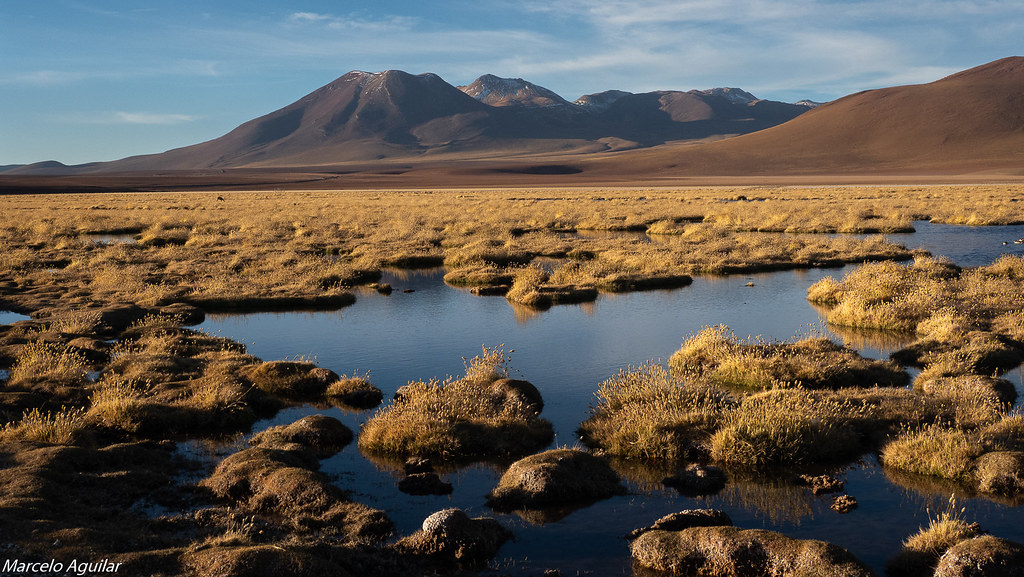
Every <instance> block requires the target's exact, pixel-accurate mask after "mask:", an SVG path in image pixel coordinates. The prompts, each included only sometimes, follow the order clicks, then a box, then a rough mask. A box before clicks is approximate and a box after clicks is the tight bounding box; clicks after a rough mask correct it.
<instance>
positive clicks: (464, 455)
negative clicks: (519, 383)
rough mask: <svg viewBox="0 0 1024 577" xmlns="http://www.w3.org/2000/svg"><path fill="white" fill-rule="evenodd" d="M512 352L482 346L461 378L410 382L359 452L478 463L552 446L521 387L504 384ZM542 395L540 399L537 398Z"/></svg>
mask: <svg viewBox="0 0 1024 577" xmlns="http://www.w3.org/2000/svg"><path fill="white" fill-rule="evenodd" d="M508 372H509V367H508V353H506V352H505V350H504V348H503V347H500V346H499V347H495V348H492V349H488V348H487V347H484V348H483V352H482V354H481V355H478V356H476V357H474V358H472V359H470V360H468V361H467V362H466V375H465V376H464V377H463V378H461V379H454V378H449V379H447V380H445V381H429V382H415V383H409V384H408V385H406V386H405V387H402V388H401V389H400V390H399V392H398V394H397V395H396V399H395V400H394V401H393V402H392V403H391V404H390V405H388V406H385V407H383V408H382V409H380V410H379V411H378V412H377V413H376V414H375V415H374V416H373V417H372V418H371V419H370V420H369V421H367V422H366V423H365V424H364V425H363V428H362V430H361V432H360V435H359V448H360V449H361V450H363V451H367V452H370V453H373V454H377V455H381V456H393V457H408V456H422V457H437V458H441V459H452V460H461V459H478V458H484V457H489V456H503V455H523V454H526V453H529V452H531V451H534V450H536V449H538V448H541V447H543V446H545V445H547V444H548V443H550V442H551V439H552V438H553V431H552V428H551V423H549V422H548V421H546V420H544V419H541V418H539V417H538V416H537V412H538V411H537V404H536V402H535V400H534V399H532V398H531V397H532V396H533V395H532V394H530V393H535V392H536V389H534V388H533V387H532V385H530V389H532V391H529V392H524V390H523V388H522V387H509V386H504V383H506V382H507V381H508V380H509V379H507V377H508ZM538 396H539V395H538Z"/></svg>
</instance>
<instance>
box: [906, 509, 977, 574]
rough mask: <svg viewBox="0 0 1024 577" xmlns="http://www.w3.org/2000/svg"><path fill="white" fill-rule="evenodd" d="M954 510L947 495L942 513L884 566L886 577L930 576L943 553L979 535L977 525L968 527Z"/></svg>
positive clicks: (911, 538)
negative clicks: (890, 576)
mask: <svg viewBox="0 0 1024 577" xmlns="http://www.w3.org/2000/svg"><path fill="white" fill-rule="evenodd" d="M965 510H966V509H964V508H960V509H957V505H956V495H951V496H950V498H949V501H948V502H947V504H946V508H945V510H944V511H942V512H940V513H939V514H938V515H936V516H934V517H932V516H931V514H930V512H929V521H928V526H927V527H922V528H921V530H920V531H918V532H917V533H915V534H913V535H911V536H910V537H908V538H907V539H906V540H905V541H904V542H903V549H902V550H901V551H900V552H899V553H898V554H897V555H896V556H895V557H893V558H892V559H890V560H889V562H888V563H887V564H886V571H887V573H889V574H890V575H894V576H901V575H921V574H926V573H931V572H932V570H933V569H934V568H935V565H936V563H937V562H938V560H939V558H940V557H941V556H942V554H943V553H945V552H946V550H947V549H949V548H950V547H952V546H954V545H956V544H957V543H960V542H961V541H965V540H967V539H972V538H974V537H977V536H978V535H981V534H982V531H981V528H980V527H979V526H978V524H977V523H968V522H967V521H966V520H965V519H964V518H963V514H964V511H965Z"/></svg>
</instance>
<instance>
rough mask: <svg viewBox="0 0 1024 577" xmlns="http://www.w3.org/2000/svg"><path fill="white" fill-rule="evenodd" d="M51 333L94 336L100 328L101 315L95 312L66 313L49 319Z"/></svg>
mask: <svg viewBox="0 0 1024 577" xmlns="http://www.w3.org/2000/svg"><path fill="white" fill-rule="evenodd" d="M47 320H48V321H49V328H50V330H51V331H54V332H58V333H65V334H72V335H88V334H93V333H94V332H96V330H97V329H98V328H99V326H100V314H99V313H98V312H95V311H89V310H84V311H64V312H62V313H60V314H57V315H54V316H52V317H50V318H49V319H47Z"/></svg>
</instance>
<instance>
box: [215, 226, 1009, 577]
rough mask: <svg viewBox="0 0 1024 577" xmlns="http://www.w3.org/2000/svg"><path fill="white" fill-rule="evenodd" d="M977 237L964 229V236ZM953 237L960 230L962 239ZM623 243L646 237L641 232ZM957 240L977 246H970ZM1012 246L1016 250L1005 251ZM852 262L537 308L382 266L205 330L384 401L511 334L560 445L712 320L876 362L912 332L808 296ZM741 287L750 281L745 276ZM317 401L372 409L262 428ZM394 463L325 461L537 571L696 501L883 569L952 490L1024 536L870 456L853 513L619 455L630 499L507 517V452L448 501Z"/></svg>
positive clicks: (607, 565)
mask: <svg viewBox="0 0 1024 577" xmlns="http://www.w3.org/2000/svg"><path fill="white" fill-rule="evenodd" d="M920 224H923V225H924V226H919V231H920V232H919V233H916V234H915V235H901V236H900V238H899V241H900V242H904V243H906V244H908V246H921V245H923V244H926V243H927V242H930V241H927V239H925V237H926V236H927V234H925V235H922V236H917V235H919V234H922V233H938V232H944V231H943V230H942V227H941V225H931V223H927V224H925V223H920ZM930 227H931V228H930ZM958 230H962V229H958ZM978 232H979V231H978V230H975V229H969V230H968V231H966V233H965V234H975V233H978ZM980 232H986V231H980ZM988 232H991V231H988ZM575 234H580V235H581V236H586V234H588V233H586V232H583V233H575ZM597 234H615V235H627V234H628V235H633V236H639V235H643V233H621V232H613V233H609V232H600V233H597ZM995 234H997V235H999V234H1002V235H1004V236H1005V235H1010V236H1013V235H1017V236H1024V227H1020V231H1019V232H1010V229H1006V230H1003V231H996V233H995ZM644 236H646V235H644ZM891 236H895V235H891ZM960 238H961V237H960V236H957V242H958V243H959V242H960V240H959V239H960ZM1014 238H1016V237H1014ZM919 240H920V241H921V242H920V243H918V241H919ZM989 240H991V242H989ZM631 242H643V241H642V240H639V239H636V238H634V239H632V240H631ZM647 242H650V240H649V239H648V240H647ZM964 242H965V243H966V244H968V245H970V244H971V243H972V242H973V241H970V242H968V241H964ZM915 243H917V244H915ZM977 244H978V245H979V246H982V247H988V248H989V249H992V248H995V250H990V251H988V252H987V253H986V254H985V255H982V256H978V255H977V254H974V253H973V252H971V251H967V253H970V254H968V255H967V256H969V257H970V258H971V259H977V260H966V261H963V262H961V261H960V260H957V259H958V258H966V257H954V260H957V262H958V263H960V264H962V265H970V264H986V263H985V262H979V261H980V260H987V261H988V262H991V261H992V260H994V259H995V258H996V257H997V256H998V253H999V252H1001V251H1002V250H1003V247H1004V245H1002V244H1001V240H993V239H988V240H985V239H982V240H979V241H978V243H977ZM1011 250H1024V249H1019V248H1018V247H1017V246H1012V247H1011ZM932 252H938V251H936V250H933V251H932ZM853 268H854V267H846V268H843V269H838V270H837V269H832V270H828V271H825V270H820V269H811V270H797V271H788V272H776V273H758V274H752V275H742V276H731V277H713V276H699V277H697V278H696V279H695V280H694V283H693V284H692V285H690V286H688V287H685V288H682V289H677V290H660V291H650V292H639V293H625V294H615V295H611V294H601V295H599V297H598V299H597V301H595V302H593V303H585V304H582V305H567V306H556V307H553V308H551V309H548V310H546V311H539V310H536V309H530V308H526V307H520V306H517V305H510V304H509V303H508V302H507V301H506V300H505V299H504V298H502V297H476V296H474V295H472V294H470V293H469V292H468V291H466V290H460V289H456V288H453V287H449V286H446V285H445V284H444V282H443V275H444V269H442V268H436V269H421V270H413V271H385V273H384V275H383V278H382V279H381V282H386V283H389V284H391V285H392V286H393V287H394V288H395V293H393V294H392V295H391V296H383V295H380V294H377V293H375V292H372V291H365V292H361V293H360V295H359V300H358V301H357V302H356V303H355V304H354V305H353V306H351V307H347V308H345V309H343V310H341V311H334V312H316V313H310V312H295V313H291V312H290V313H273V312H268V313H255V314H248V315H210V316H209V317H208V318H207V321H206V322H205V323H204V324H203V325H202V326H201V328H203V329H205V330H207V331H210V332H213V333H219V334H222V335H224V336H228V337H231V338H234V339H236V340H239V341H241V342H244V343H246V344H247V346H248V347H249V351H250V352H251V353H252V354H254V355H256V356H259V357H262V358H265V359H282V358H289V357H292V358H294V357H296V356H299V355H306V356H310V357H313V358H316V360H317V362H318V363H319V364H320V365H321V366H324V367H326V368H330V369H332V370H335V371H336V372H339V373H351V372H352V371H353V370H359V371H360V372H365V371H369V372H370V375H371V376H370V379H371V380H372V381H373V383H374V384H375V385H376V386H378V387H379V388H380V389H381V390H382V391H383V393H384V397H385V399H389V398H391V396H392V395H393V393H394V392H395V390H396V389H397V388H398V387H400V386H402V385H404V384H406V383H408V382H409V381H414V380H424V379H430V378H444V377H445V376H447V375H452V374H461V373H462V372H463V369H464V366H463V362H462V357H471V356H473V355H475V354H477V353H479V352H480V346H481V344H486V345H489V346H493V345H497V344H499V343H505V344H506V345H507V347H508V348H509V349H514V351H515V352H514V353H513V354H512V356H511V363H512V366H513V368H514V369H515V376H516V377H517V378H524V379H527V380H529V381H531V382H532V383H534V385H536V386H537V387H538V389H539V390H540V391H541V393H542V395H543V396H544V400H545V409H544V412H543V414H542V415H541V416H542V417H544V418H546V419H548V420H550V421H551V422H552V423H553V424H554V427H555V431H556V440H555V444H556V445H557V444H567V443H568V444H572V443H574V442H575V441H576V438H575V431H576V428H577V427H578V426H579V423H581V422H582V421H583V420H585V419H586V418H587V416H588V415H589V407H590V405H591V404H592V402H593V401H594V391H595V390H596V388H597V385H598V383H600V382H601V381H603V380H605V379H607V378H608V377H610V376H612V375H614V374H616V373H617V372H618V371H619V370H620V369H622V368H625V367H627V366H629V365H638V364H640V363H643V362H644V361H646V360H649V359H667V358H669V356H671V355H672V353H673V352H675V350H677V349H678V348H679V347H680V345H681V344H682V342H683V340H684V339H685V338H686V336H687V335H689V334H695V333H697V332H699V331H700V329H701V328H702V327H703V326H705V325H712V324H726V325H728V326H729V327H730V328H731V329H732V330H733V331H734V332H735V333H736V334H738V335H760V336H762V337H763V338H766V339H777V340H786V339H790V338H793V337H799V336H806V335H812V334H824V335H826V336H828V337H829V338H832V339H834V340H836V341H837V342H843V343H844V344H847V345H849V346H852V347H854V348H856V349H857V350H859V351H860V352H861V353H862V354H865V355H866V356H872V357H875V358H880V357H881V358H884V357H887V356H888V354H889V353H890V352H891V351H893V350H895V349H898V348H902V347H903V346H905V345H906V344H907V343H908V341H909V339H910V337H908V336H906V335H898V334H892V333H878V332H865V331H856V330H851V329H843V328H839V327H826V326H825V325H824V324H823V316H824V311H823V310H820V309H817V308H815V307H812V306H809V305H808V303H807V301H806V291H807V288H808V287H810V286H811V285H812V284H814V283H815V282H817V281H818V280H820V279H821V278H823V277H824V276H828V275H831V276H834V277H837V278H839V277H842V276H843V274H845V273H846V272H847V271H849V270H852V269H853ZM749 282H753V283H754V287H750V286H747V284H748V283H749ZM403 290H410V291H412V292H409V293H403V292H401V291H403ZM1005 378H1008V379H1010V380H1011V381H1013V382H1014V383H1015V384H1017V385H1018V387H1021V385H1024V374H1022V373H1021V369H1017V370H1016V371H1013V372H1011V373H1010V374H1009V375H1007V376H1006V377H1005ZM1021 397H1022V398H1024V395H1021ZM1018 402H1020V401H1018ZM311 412H323V413H325V414H329V415H331V416H335V417H336V418H338V419H340V420H342V422H344V423H345V424H346V425H348V426H349V427H350V428H352V429H353V430H355V431H358V430H359V427H360V426H361V425H362V423H363V422H365V420H366V419H367V418H369V416H370V415H371V414H372V411H342V410H339V409H337V408H323V407H321V408H316V407H310V406H305V407H292V408H289V409H286V410H285V411H282V412H281V413H280V414H279V415H277V416H276V417H275V418H274V419H272V420H269V421H265V422H261V423H260V424H258V425H257V427H256V429H257V430H258V429H261V428H266V427H269V426H272V425H274V424H282V423H290V422H292V421H294V420H296V419H298V418H301V417H302V416H305V415H306V414H309V413H311ZM403 464H404V463H402V462H396V461H393V460H392V461H389V460H385V459H379V458H374V457H366V456H363V455H361V454H360V452H359V451H358V449H357V447H356V445H355V444H353V445H350V446H349V447H346V448H345V450H343V451H342V452H340V453H339V454H337V455H335V456H333V457H331V458H329V459H326V460H324V461H323V463H322V467H321V468H322V470H323V471H324V472H326V473H327V474H329V475H331V476H332V477H333V478H335V479H337V483H338V484H339V486H341V487H343V488H344V489H346V490H349V491H352V492H353V498H355V499H356V500H359V501H360V502H364V503H366V504H367V505H369V506H372V507H376V508H380V509H383V510H385V511H387V512H388V515H389V516H391V517H392V519H393V520H394V521H395V523H396V525H397V526H398V531H399V534H403V535H407V534H410V533H411V532H412V531H414V530H416V529H417V528H418V527H419V525H420V523H421V522H422V520H423V519H424V518H425V517H426V516H427V515H429V514H431V513H433V512H435V511H437V510H439V509H442V508H445V507H452V506H454V507H460V508H462V509H465V510H466V511H467V512H468V513H469V514H470V515H473V516H479V515H489V516H497V517H498V518H499V520H501V522H502V523H504V524H505V525H506V526H508V527H510V528H511V529H512V530H513V531H514V532H515V534H516V540H515V542H512V543H509V544H507V545H506V546H505V547H504V548H503V549H502V551H501V553H500V557H499V558H501V559H504V561H499V562H498V564H499V565H500V566H502V567H506V568H507V570H506V569H503V570H502V571H503V572H505V573H509V574H515V575H526V574H531V573H532V574H537V573H542V572H543V570H544V569H546V568H553V567H560V568H562V569H563V572H565V571H568V570H570V569H571V570H573V571H575V570H580V571H593V574H595V575H612V574H626V575H628V574H630V573H631V571H632V569H631V563H630V560H629V551H628V547H627V545H626V543H625V541H624V540H623V539H622V536H623V535H625V534H628V533H629V532H630V531H632V530H633V529H636V528H638V527H644V526H649V525H650V524H651V523H652V522H653V521H654V520H655V519H657V518H659V517H661V516H664V515H666V514H669V513H674V512H677V511H680V510H683V509H689V508H703V507H712V508H720V509H723V510H725V511H726V512H727V513H728V514H729V515H730V517H732V519H733V521H734V522H735V524H736V525H737V526H741V527H745V528H758V527H763V528H768V529H771V530H775V531H781V532H783V533H785V534H787V535H789V536H791V537H794V538H799V539H822V540H826V541H831V542H834V543H837V544H839V545H841V546H843V547H846V548H848V549H850V550H851V551H852V552H853V553H854V554H855V555H857V556H858V557H859V558H861V559H862V560H864V561H865V562H867V563H868V564H870V565H871V566H873V567H874V568H876V569H877V570H879V571H880V570H881V569H882V567H883V566H884V563H885V560H886V558H887V557H888V556H890V555H891V554H892V553H894V552H895V551H897V550H899V548H900V547H901V543H902V541H903V539H905V538H906V537H908V536H909V535H911V534H913V533H914V532H916V531H917V530H918V528H919V527H920V526H921V525H925V524H927V522H928V514H927V512H926V508H928V507H930V508H931V510H933V511H934V510H936V508H937V507H942V506H943V505H944V504H945V502H946V500H947V499H948V498H949V494H950V493H951V492H954V491H955V492H957V494H958V495H963V499H964V502H963V503H964V506H965V507H967V512H966V514H967V515H968V517H967V518H968V519H969V520H972V521H973V520H977V521H979V522H980V523H981V524H982V526H983V527H984V528H985V529H986V530H989V531H991V532H992V533H993V534H994V535H997V536H999V537H1003V538H1009V539H1012V540H1016V541H1022V540H1024V527H1022V526H1021V523H1020V515H1021V513H1020V511H1019V510H1018V509H1017V508H1016V507H1018V505H1019V503H1016V502H1011V501H999V500H994V499H991V498H988V497H979V496H975V495H971V494H970V493H967V492H965V491H964V490H963V489H962V488H958V487H952V486H950V485H949V484H945V483H941V482H938V483H936V482H934V481H933V480H928V479H924V480H922V479H920V478H910V477H912V476H910V477H908V476H906V475H901V474H899V473H894V472H892V471H888V470H884V469H883V468H882V467H880V466H879V465H878V463H877V459H876V458H875V457H874V456H873V455H866V456H864V458H863V459H862V460H861V461H858V462H856V463H853V464H851V465H849V466H848V467H847V468H846V469H844V470H843V471H842V473H841V474H842V476H843V477H844V480H845V481H846V492H847V493H849V494H851V495H853V496H855V497H856V498H857V499H858V501H859V508H858V509H857V510H856V511H854V512H852V513H850V514H848V515H838V514H836V513H834V512H832V511H831V510H829V504H830V502H831V499H830V498H829V497H828V496H820V497H815V496H814V495H813V494H812V493H811V491H810V490H808V489H807V488H806V487H802V486H797V485H795V484H794V483H793V482H792V481H791V479H790V478H788V477H773V478H764V477H751V476H744V475H742V474H740V473H736V472H733V473H731V474H730V480H729V483H728V484H727V485H726V487H725V488H724V489H723V490H722V491H721V492H720V493H718V494H716V495H713V496H707V497H701V498H690V497H686V496H683V495H680V494H679V493H678V492H677V491H675V490H674V489H668V488H666V487H665V486H664V485H663V484H662V479H664V478H665V477H667V476H669V475H671V474H672V473H673V472H675V471H674V468H672V467H664V466H654V467H651V466H645V465H642V464H637V463H629V462H614V463H613V466H614V467H615V469H616V470H617V471H618V472H619V473H620V475H622V476H623V477H624V479H625V481H626V483H627V485H628V487H629V489H630V492H631V494H630V495H627V496H621V497H613V498H611V499H607V500H604V501H600V502H597V503H594V504H593V505H592V506H589V507H585V508H582V509H573V510H571V511H561V512H556V514H555V515H548V514H547V512H532V511H531V512H527V513H524V514H522V515H519V514H502V513H497V512H494V511H491V510H490V509H489V508H488V507H487V506H486V501H485V496H486V495H487V493H488V492H490V491H491V490H492V489H493V488H494V486H495V485H496V484H497V481H498V479H499V478H500V475H501V473H502V472H503V470H504V467H505V466H506V465H507V463H494V464H488V463H478V464H473V465H470V466H466V467H456V468H440V470H439V474H440V475H441V476H442V478H443V480H445V481H447V482H449V483H451V484H452V485H453V486H454V488H455V490H454V492H453V493H452V494H451V495H447V496H411V495H406V494H404V493H401V492H400V491H398V489H397V487H396V484H397V481H398V479H399V478H400V477H401V474H400V471H401V470H402V466H403Z"/></svg>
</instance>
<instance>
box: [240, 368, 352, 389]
mask: <svg viewBox="0 0 1024 577" xmlns="http://www.w3.org/2000/svg"><path fill="white" fill-rule="evenodd" d="M242 375H243V376H245V377H247V378H248V379H249V380H251V381H252V384H253V385H255V386H256V387H258V388H259V389H261V390H262V391H264V392H267V393H271V394H274V395H278V396H280V397H285V398H310V397H319V396H321V395H323V394H324V393H325V392H326V391H327V387H329V386H330V385H331V384H332V383H334V382H336V381H338V374H337V373H335V372H334V371H331V370H329V369H324V368H321V367H318V366H316V365H314V364H313V363H309V362H305V361H269V362H266V363H262V364H259V365H254V366H252V367H247V368H246V369H245V370H244V371H242Z"/></svg>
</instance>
